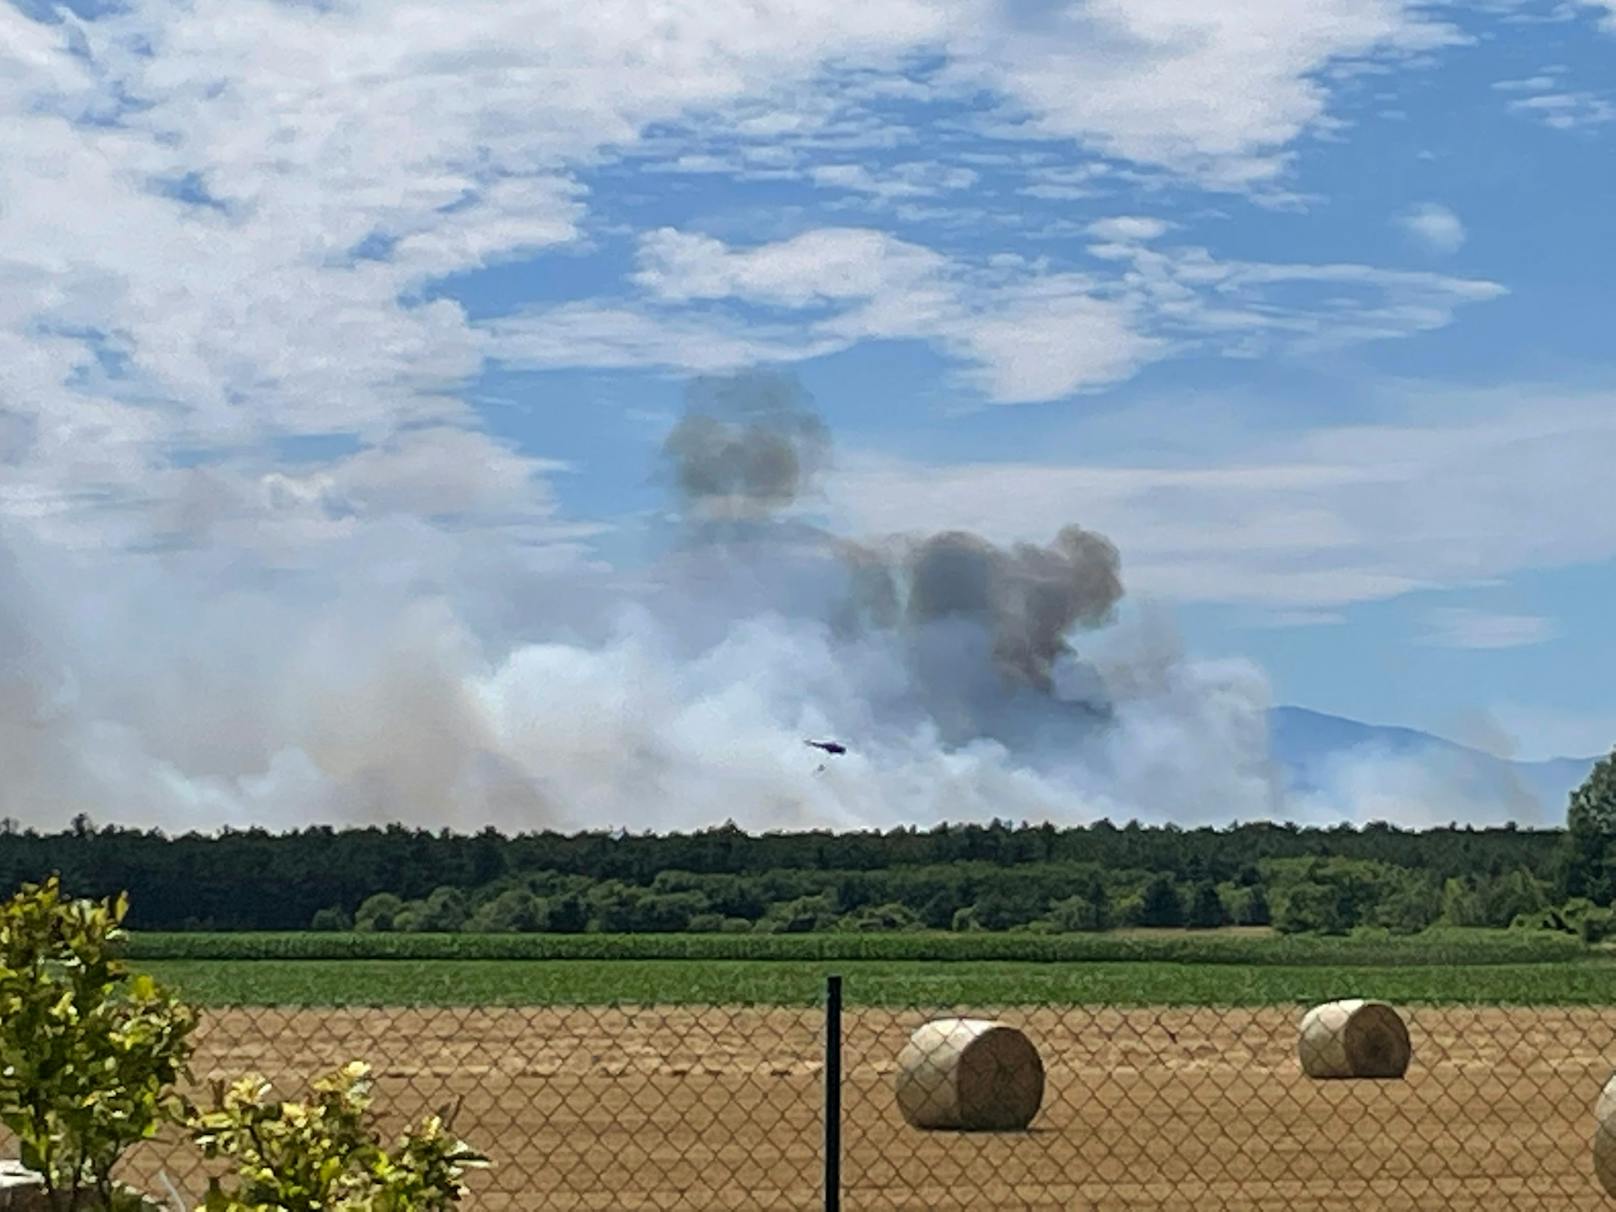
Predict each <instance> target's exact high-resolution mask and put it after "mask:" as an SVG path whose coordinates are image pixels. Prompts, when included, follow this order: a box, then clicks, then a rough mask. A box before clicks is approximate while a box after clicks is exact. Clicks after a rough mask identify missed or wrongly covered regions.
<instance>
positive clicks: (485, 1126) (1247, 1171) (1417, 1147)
mask: <svg viewBox="0 0 1616 1212" xmlns="http://www.w3.org/2000/svg"><path fill="white" fill-rule="evenodd" d="M970 1010H971V1012H972V1013H990V1014H992V1013H997V1015H998V1016H999V1017H1002V1018H1004V1019H1005V1020H1007V1021H1010V1022H1013V1023H1016V1024H1018V1025H1021V1026H1023V1027H1024V1028H1025V1029H1026V1030H1027V1031H1028V1033H1029V1034H1030V1035H1031V1036H1032V1038H1033V1039H1034V1040H1035V1041H1036V1043H1037V1044H1038V1046H1039V1048H1040V1050H1041V1052H1042V1055H1043V1058H1044V1062H1045V1065H1046V1069H1047V1089H1046V1096H1045V1102H1044V1108H1043V1110H1042V1112H1041V1113H1040V1115H1039V1117H1038V1119H1037V1120H1036V1121H1035V1123H1034V1126H1033V1130H1032V1131H1031V1132H1029V1133H1025V1134H1014V1135H997V1136H961V1135H955V1134H926V1133H920V1132H916V1131H914V1130H912V1129H910V1128H908V1127H907V1126H905V1125H904V1124H903V1122H902V1120H901V1118H900V1117H899V1115H898V1112H897V1109H896V1106H895V1103H894V1100H893V1097H892V1092H891V1082H892V1076H893V1070H894V1064H895V1059H896V1057H897V1055H898V1052H899V1050H900V1048H901V1047H902V1044H903V1042H904V1040H905V1039H906V1037H907V1035H908V1032H909V1031H910V1030H912V1029H913V1028H914V1027H915V1026H917V1025H918V1024H919V1023H920V1022H921V1021H923V1019H925V1018H927V1017H931V1016H933V1015H935V1014H936V1013H939V1012H938V1011H930V1012H926V1013H923V1012H921V1011H918V1010H913V1011H911V1010H903V1009H893V1008H877V1007H857V1008H853V1009H849V1010H848V1011H847V1012H846V1017H845V1026H844V1030H845V1057H846V1062H845V1063H846V1081H845V1084H844V1091H845V1092H844V1100H845V1118H844V1122H845V1134H846V1142H845V1163H844V1175H845V1179H846V1182H845V1190H846V1195H845V1199H844V1203H843V1206H844V1207H846V1208H849V1209H870V1210H875V1209H881V1210H893V1212H896V1210H900V1209H901V1210H904V1212H941V1210H944V1209H950V1210H952V1209H958V1210H961V1212H963V1210H964V1209H973V1210H982V1209H1010V1208H1015V1209H1040V1210H1042V1209H1049V1210H1051V1212H1053V1210H1055V1209H1061V1210H1062V1212H1071V1210H1072V1209H1089V1208H1095V1209H1106V1208H1174V1209H1191V1208H1195V1209H1208V1208H1228V1209H1272V1210H1273V1212H1280V1210H1281V1209H1285V1210H1289V1209H1299V1208H1313V1209H1342V1210H1345V1209H1349V1208H1350V1209H1354V1210H1355V1212H1356V1210H1362V1209H1426V1208H1465V1209H1473V1208H1477V1207H1482V1206H1492V1207H1497V1208H1520V1209H1543V1210H1544V1212H1547V1210H1548V1209H1583V1208H1586V1209H1594V1208H1604V1207H1607V1206H1609V1200H1608V1198H1607V1197H1605V1196H1604V1195H1603V1194H1602V1193H1601V1192H1600V1190H1599V1188H1598V1187H1597V1185H1596V1183H1595V1182H1594V1179H1593V1176H1592V1169H1591V1161H1590V1154H1589V1139H1590V1136H1591V1133H1592V1120H1591V1109H1592V1106H1593V1102H1594V1099H1595V1098H1596V1096H1597V1094H1598V1091H1599V1089H1600V1086H1601V1085H1602V1084H1603V1082H1604V1081H1605V1080H1606V1078H1607V1077H1608V1076H1609V1074H1610V1068H1611V1063H1612V1058H1616V1011H1613V1010H1608V1009H1601V1008H1594V1007H1589V1008H1555V1007H1535V1008H1534V1007H1518V1008H1477V1007H1460V1006H1420V1007H1415V1008H1413V1009H1411V1010H1409V1011H1408V1012H1407V1018H1408V1021H1409V1026H1410V1033H1411V1036H1412V1038H1413V1043H1414V1050H1415V1056H1414V1063H1413V1067H1412V1069H1411V1071H1410V1074H1409V1077H1408V1079H1407V1080H1405V1081H1397V1082H1335V1083H1315V1082H1310V1081H1307V1080H1305V1079H1303V1078H1302V1077H1301V1076H1300V1074H1299V1073H1298V1070H1297V1065H1296V1060H1295V1052H1294V1047H1295V1032H1296V1022H1297V1017H1298V1016H1297V1013H1296V1011H1295V1009H1294V1008H1291V1007H1284V1008H1247V1009H1224V1010H1213V1009H1206V1008H1193V1007H1190V1008H1177V1009H1169V1008H1148V1007H1143V1008H1135V1009H1117V1010H1110V1009H1088V1008H1083V1007H1071V1008H1064V1009H1054V1008H1038V1009H1016V1008H1013V1007H1007V1008H1003V1009H1000V1010H998V1011H996V1012H995V1011H993V1010H991V1009H988V1008H986V1007H984V1006H983V1005H981V1004H977V1005H973V1006H972V1007H970ZM823 1027H824V1019H823V1013H822V1012H821V1011H818V1010H815V1009H812V1008H808V1007H804V1008H800V1009H781V1008H774V1009H769V1008H744V1007H735V1008H681V1007H671V1006H670V1007H662V1008H639V1009H636V1008H622V1007H619V1008H611V1009H593V1008H587V1007H570V1008H569V1007H549V1008H522V1007H510V1008H503V1009H488V1008H483V1009H477V1008H449V1007H445V1008H415V1009H394V1010H387V1009H365V1008H357V1007H354V1008H339V1009H249V1008H237V1009H220V1010H215V1011H210V1012H209V1014H208V1016H207V1018H206V1020H205V1025H204V1029H203V1036H202V1048H201V1052H200V1055H199V1057H198V1063H197V1066H196V1068H197V1073H198V1077H199V1078H202V1079H206V1078H207V1077H208V1076H214V1075H217V1076H231V1075H235V1074H238V1073H240V1072H242V1071H244V1070H257V1071H260V1072H263V1073H265V1074H266V1075H267V1076H269V1077H270V1078H272V1079H274V1080H276V1081H277V1083H278V1084H283V1086H284V1088H285V1089H286V1090H287V1091H288V1092H290V1091H291V1090H295V1089H296V1088H297V1087H298V1085H299V1084H300V1083H301V1082H302V1081H303V1080H304V1079H305V1078H306V1077H307V1076H308V1075H310V1074H312V1073H315V1072H318V1071H320V1070H322V1069H325V1068H328V1067H331V1066H334V1065H335V1064H338V1063H340V1062H342V1061H345V1060H348V1059H350V1058H353V1057H363V1058H366V1059H369V1060H370V1061H372V1062H373V1063H374V1064H375V1066H376V1068H377V1071H378V1078H379V1088H380V1094H381V1097H382V1102H383V1104H384V1105H385V1106H386V1108H387V1111H388V1117H389V1119H390V1120H391V1121H394V1122H397V1121H399V1120H401V1119H402V1118H406V1117H415V1116H418V1115H421V1114H424V1113H426V1112H428V1111H429V1110H433V1109H437V1108H439V1107H442V1106H445V1105H450V1104H454V1103H455V1102H456V1101H457V1100H458V1101H459V1104H460V1105H459V1111H458V1117H457V1121H456V1122H457V1126H458V1128H459V1129H460V1130H461V1131H462V1132H463V1133H464V1134H465V1135H467V1136H469V1137H471V1138H472V1139H474V1140H475V1141H476V1142H478V1143H479V1144H480V1145H482V1146H483V1147H485V1148H486V1150H487V1151H488V1152H489V1153H490V1155H491V1156H492V1157H493V1158H494V1160H495V1162H496V1169H495V1170H493V1171H492V1172H490V1173H488V1174H484V1175H478V1176H477V1177H476V1180H475V1183H474V1189H475V1193H476V1194H475V1199H474V1201H473V1206H474V1207H477V1208H486V1209H499V1210H502V1212H504V1210H509V1212H515V1210H517V1209H521V1210H522V1212H535V1210H538V1209H545V1210H552V1209H553V1210H555V1212H567V1210H577V1212H581V1210H583V1209H596V1210H602V1212H603V1210H605V1209H622V1210H624V1212H629V1210H633V1212H642V1210H649V1209H676V1208H677V1209H691V1210H698V1209H700V1210H715V1209H741V1208H767V1209H810V1208H817V1207H821V1206H823V1205H822V1203H821V1202H820V1201H821V1194H820V1173H821V1164H822V1163H821V1157H822V1151H821V1134H822V1131H823V1128H822V1120H821V1108H822V1087H823V1080H824V1073H823V1068H822V1057H823V1047H822V1032H823ZM166 1156H167V1160H166V1163H165V1151H164V1149H163V1148H161V1147H153V1148H152V1149H150V1150H148V1151H147V1152H146V1154H145V1155H144V1156H143V1157H141V1158H140V1159H139V1162H138V1164H137V1170H138V1171H143V1172H144V1174H145V1175H146V1176H147V1177H150V1176H151V1175H152V1174H153V1172H154V1170H155V1168H156V1167H157V1166H159V1165H163V1164H167V1165H168V1166H170V1167H173V1165H174V1164H175V1163H174V1161H173V1157H174V1155H173V1154H167V1155H166ZM174 1177H176V1179H178V1180H179V1181H180V1183H181V1185H182V1187H189V1188H190V1189H191V1190H192V1191H193V1192H194V1191H199V1190H200V1189H201V1176H200V1175H198V1174H176V1175H174Z"/></svg>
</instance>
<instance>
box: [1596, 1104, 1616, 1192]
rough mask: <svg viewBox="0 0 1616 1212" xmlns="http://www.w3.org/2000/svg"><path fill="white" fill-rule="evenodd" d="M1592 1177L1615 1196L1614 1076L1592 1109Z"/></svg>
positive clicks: (1615, 1119)
mask: <svg viewBox="0 0 1616 1212" xmlns="http://www.w3.org/2000/svg"><path fill="white" fill-rule="evenodd" d="M1594 1176H1595V1177H1596V1178H1598V1179H1599V1185H1600V1186H1601V1187H1603V1188H1605V1192H1606V1194H1608V1195H1616V1076H1612V1077H1611V1079H1610V1080H1609V1081H1608V1082H1606V1083H1605V1088H1604V1089H1603V1090H1602V1091H1600V1093H1599V1102H1598V1104H1596V1105H1595V1107H1594Z"/></svg>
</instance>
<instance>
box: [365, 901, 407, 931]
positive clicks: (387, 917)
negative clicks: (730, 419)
mask: <svg viewBox="0 0 1616 1212" xmlns="http://www.w3.org/2000/svg"><path fill="white" fill-rule="evenodd" d="M403 912H404V902H403V900H402V899H400V898H399V897H398V896H397V895H395V894H394V893H391V892H378V893H376V895H375V896H369V897H366V898H365V902H364V904H362V905H360V906H359V912H357V913H355V914H354V929H355V930H363V931H366V932H370V931H375V932H377V933H385V932H386V931H389V930H393V929H394V928H396V926H397V925H398V917H399V914H401V913H403Z"/></svg>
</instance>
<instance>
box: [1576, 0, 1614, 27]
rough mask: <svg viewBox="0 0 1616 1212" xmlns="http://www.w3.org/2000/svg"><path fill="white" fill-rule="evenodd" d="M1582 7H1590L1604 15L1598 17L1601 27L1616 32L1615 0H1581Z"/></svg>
mask: <svg viewBox="0 0 1616 1212" xmlns="http://www.w3.org/2000/svg"><path fill="white" fill-rule="evenodd" d="M1581 3H1582V7H1583V8H1591V9H1594V10H1596V11H1598V12H1603V13H1604V14H1605V15H1604V16H1603V17H1602V18H1601V19H1600V22H1599V26H1600V28H1601V29H1603V30H1606V31H1607V32H1610V33H1616V0H1581Z"/></svg>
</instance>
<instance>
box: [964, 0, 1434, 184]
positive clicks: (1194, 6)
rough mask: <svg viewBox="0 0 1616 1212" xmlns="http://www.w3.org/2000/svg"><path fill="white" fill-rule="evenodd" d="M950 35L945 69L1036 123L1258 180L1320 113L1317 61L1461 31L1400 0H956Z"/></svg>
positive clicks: (1412, 47) (1110, 150) (1396, 50)
mask: <svg viewBox="0 0 1616 1212" xmlns="http://www.w3.org/2000/svg"><path fill="white" fill-rule="evenodd" d="M985 13H991V14H992V16H991V17H987V18H986V19H984V17H985ZM954 37H955V43H954V45H955V48H956V54H957V62H956V64H955V65H954V70H955V71H956V72H958V73H959V74H960V75H961V76H963V77H964V78H966V79H969V80H972V81H977V82H981V83H985V84H987V85H988V86H990V87H993V88H996V89H999V90H1002V91H1003V92H1005V93H1007V94H1009V95H1010V96H1011V97H1012V98H1014V100H1015V101H1016V102H1017V103H1018V104H1019V105H1020V106H1021V107H1023V108H1024V110H1025V111H1026V113H1027V115H1028V120H1029V125H1030V126H1031V128H1032V129H1033V130H1035V131H1037V132H1038V133H1041V134H1044V135H1046V136H1048V135H1054V136H1070V137H1074V138H1077V139H1081V140H1083V141H1085V142H1088V143H1090V144H1091V145H1093V146H1094V147H1095V148H1096V149H1097V150H1099V151H1101V152H1103V153H1105V154H1108V155H1112V156H1117V157H1121V158H1124V159H1128V160H1133V161H1136V162H1139V163H1144V164H1151V165H1160V166H1163V167H1166V168H1168V169H1171V170H1172V171H1174V172H1177V173H1181V174H1185V175H1188V176H1193V177H1195V178H1196V179H1197V180H1199V181H1201V182H1202V183H1203V184H1207V185H1210V186H1212V187H1214V188H1226V189H1237V190H1239V189H1261V188H1265V187H1268V186H1270V185H1271V184H1272V182H1273V181H1274V179H1275V178H1276V177H1277V176H1278V175H1279V173H1280V172H1281V170H1282V168H1283V164H1284V151H1283V149H1284V148H1285V147H1286V146H1287V145H1288V144H1290V143H1291V142H1292V141H1294V140H1295V139H1296V138H1297V137H1298V136H1300V135H1302V134H1303V133H1304V132H1306V131H1307V130H1309V129H1310V128H1313V127H1315V126H1316V125H1318V124H1319V123H1320V121H1321V120H1322V119H1323V118H1324V117H1325V114H1326V106H1327V100H1328V97H1327V93H1326V89H1325V86H1324V84H1323V83H1322V82H1321V80H1320V73H1321V72H1322V70H1323V69H1325V68H1327V67H1329V66H1331V65H1332V64H1340V63H1342V62H1351V61H1355V60H1360V59H1362V58H1364V57H1368V56H1375V55H1387V54H1390V55H1397V54H1408V53H1411V52H1417V51H1425V50H1430V49H1432V48H1435V47H1440V46H1444V45H1448V44H1451V43H1453V42H1455V41H1457V40H1460V36H1459V35H1458V34H1457V33H1456V32H1455V31H1454V30H1453V29H1452V28H1451V27H1447V26H1444V25H1442V24H1440V23H1438V22H1435V21H1433V20H1431V19H1430V18H1429V16H1428V15H1427V14H1426V12H1425V11H1424V7H1423V6H1421V5H1417V4H1413V3H1404V2H1403V0H1323V2H1321V3H1312V4H1308V5H1306V6H1299V5H1296V4H1292V3H1285V2H1283V0H1263V2H1260V3H1251V4H1204V3H1200V2H1199V0H1090V2H1088V3H1083V4H1072V5H1041V4H1040V5H998V4H993V5H962V6H960V11H959V19H958V21H957V23H956V26H955V34H954Z"/></svg>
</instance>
